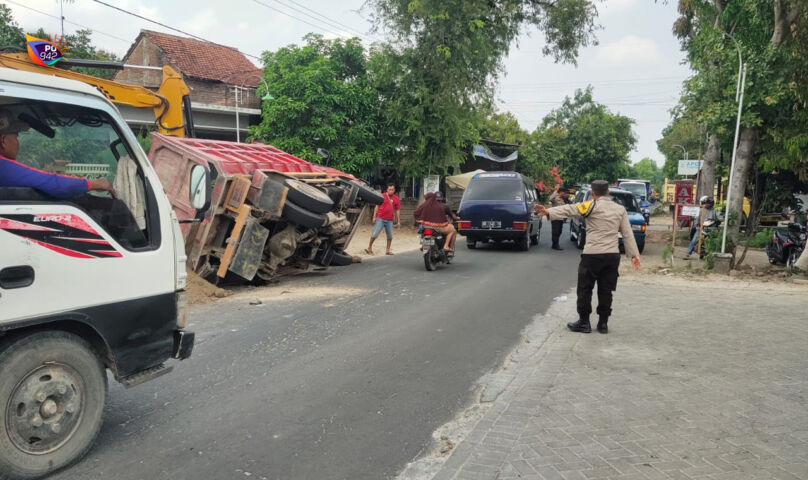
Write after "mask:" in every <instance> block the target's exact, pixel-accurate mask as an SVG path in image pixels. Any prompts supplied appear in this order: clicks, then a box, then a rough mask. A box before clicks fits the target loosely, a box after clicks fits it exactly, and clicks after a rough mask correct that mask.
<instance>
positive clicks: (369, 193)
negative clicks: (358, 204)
mask: <svg viewBox="0 0 808 480" xmlns="http://www.w3.org/2000/svg"><path fill="white" fill-rule="evenodd" d="M349 183H350V184H351V185H354V186H356V187H357V188H358V189H359V193H358V194H357V196H358V197H359V200H362V201H363V202H365V203H369V204H371V205H381V204H382V203H384V197H382V194H381V193H379V192H377V191H376V190H373V189H372V188H370V187H368V186H365V185H362V184H361V183H359V182H354V181H353V180H350V181H349Z"/></svg>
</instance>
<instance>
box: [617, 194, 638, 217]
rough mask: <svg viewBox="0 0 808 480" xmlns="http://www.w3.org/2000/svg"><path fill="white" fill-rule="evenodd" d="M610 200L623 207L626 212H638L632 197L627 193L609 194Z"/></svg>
mask: <svg viewBox="0 0 808 480" xmlns="http://www.w3.org/2000/svg"><path fill="white" fill-rule="evenodd" d="M611 197H612V199H613V200H614V201H615V202H616V203H617V204H619V205H622V206H623V207H625V209H626V211H627V212H637V213H639V212H640V209H639V207H638V206H637V202H636V200H635V199H634V195H631V194H628V193H614V192H612V194H611Z"/></svg>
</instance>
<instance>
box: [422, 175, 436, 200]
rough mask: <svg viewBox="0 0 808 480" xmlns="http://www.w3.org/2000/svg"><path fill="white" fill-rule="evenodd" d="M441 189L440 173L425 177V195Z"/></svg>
mask: <svg viewBox="0 0 808 480" xmlns="http://www.w3.org/2000/svg"><path fill="white" fill-rule="evenodd" d="M438 190H440V175H427V176H426V177H424V195H426V194H427V193H436V192H437V191H438Z"/></svg>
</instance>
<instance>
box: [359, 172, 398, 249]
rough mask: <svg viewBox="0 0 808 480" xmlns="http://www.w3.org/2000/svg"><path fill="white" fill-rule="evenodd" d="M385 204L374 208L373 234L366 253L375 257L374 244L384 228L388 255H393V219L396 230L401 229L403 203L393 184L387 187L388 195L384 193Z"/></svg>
mask: <svg viewBox="0 0 808 480" xmlns="http://www.w3.org/2000/svg"><path fill="white" fill-rule="evenodd" d="M382 197H383V198H384V202H382V204H381V205H378V206H376V207H374V208H373V233H371V234H370V243H369V244H368V248H366V249H365V253H367V254H368V255H373V242H375V241H376V237H378V236H379V234H380V233H382V228H384V231H385V233H386V234H387V252H385V253H387V255H392V254H393V251H392V250H390V247H391V245H392V244H393V219H394V218H395V224H396V228H401V201H400V200H399V199H398V196H396V186H395V185H393V184H392V183H390V184H388V185H387V193H383V194H382Z"/></svg>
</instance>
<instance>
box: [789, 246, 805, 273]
mask: <svg viewBox="0 0 808 480" xmlns="http://www.w3.org/2000/svg"><path fill="white" fill-rule="evenodd" d="M801 253H802V252H801V251H798V249H796V248H791V249H789V252H788V257H787V258H786V269H788V270H794V265H795V264H796V263H797V260H799V258H800V254H801Z"/></svg>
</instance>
